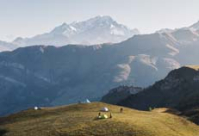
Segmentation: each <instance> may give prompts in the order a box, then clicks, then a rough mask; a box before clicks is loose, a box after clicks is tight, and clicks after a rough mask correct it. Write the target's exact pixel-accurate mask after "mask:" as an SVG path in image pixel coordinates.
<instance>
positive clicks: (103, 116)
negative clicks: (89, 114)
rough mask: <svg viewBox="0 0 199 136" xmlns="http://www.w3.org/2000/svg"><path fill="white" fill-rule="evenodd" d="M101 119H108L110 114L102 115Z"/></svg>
mask: <svg viewBox="0 0 199 136" xmlns="http://www.w3.org/2000/svg"><path fill="white" fill-rule="evenodd" d="M99 119H108V116H107V115H106V114H103V115H102V116H100V118H99Z"/></svg>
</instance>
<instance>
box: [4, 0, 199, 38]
mask: <svg viewBox="0 0 199 136" xmlns="http://www.w3.org/2000/svg"><path fill="white" fill-rule="evenodd" d="M198 7H199V0H0V40H11V39H13V38H15V37H18V36H22V37H29V36H33V35H36V34H39V33H43V32H48V31H50V30H52V29H53V28H54V27H55V26H58V25H60V24H62V23H63V22H66V23H71V22H73V21H82V20H85V19H88V18H91V17H94V16H97V15H110V16H112V17H113V18H114V19H115V20H116V21H118V22H119V23H122V24H125V25H127V26H129V27H130V28H138V29H139V30H140V31H141V32H142V33H151V32H154V31H156V30H158V29H161V28H177V27H182V26H189V25H191V24H193V23H195V22H196V21H198V20H199V8H198Z"/></svg>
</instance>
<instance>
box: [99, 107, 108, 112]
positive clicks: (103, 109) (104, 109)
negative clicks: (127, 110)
mask: <svg viewBox="0 0 199 136" xmlns="http://www.w3.org/2000/svg"><path fill="white" fill-rule="evenodd" d="M101 111H103V112H108V111H109V109H108V108H107V107H103V108H102V109H101Z"/></svg>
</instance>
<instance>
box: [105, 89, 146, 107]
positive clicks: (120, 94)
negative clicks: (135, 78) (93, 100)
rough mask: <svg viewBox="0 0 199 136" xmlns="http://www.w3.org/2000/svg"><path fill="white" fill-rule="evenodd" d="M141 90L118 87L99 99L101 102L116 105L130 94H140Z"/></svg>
mask: <svg viewBox="0 0 199 136" xmlns="http://www.w3.org/2000/svg"><path fill="white" fill-rule="evenodd" d="M141 91H142V88H140V87H133V86H119V87H116V88H114V89H111V90H110V91H109V92H108V93H107V94H106V95H104V96H103V97H102V99H101V102H105V103H110V104H117V103H119V102H120V101H122V100H124V99H126V98H127V97H129V96H130V95H132V94H137V93H138V92H141Z"/></svg>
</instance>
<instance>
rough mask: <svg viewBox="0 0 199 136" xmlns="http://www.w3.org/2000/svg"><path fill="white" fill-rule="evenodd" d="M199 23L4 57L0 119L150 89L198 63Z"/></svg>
mask: <svg viewBox="0 0 199 136" xmlns="http://www.w3.org/2000/svg"><path fill="white" fill-rule="evenodd" d="M97 18H99V17H97ZM97 18H94V19H91V20H96V19H97ZM100 18H101V17H100ZM105 18H106V19H110V18H109V17H105ZM104 20H105V19H104ZM74 24H76V23H74ZM198 24H199V23H196V24H194V25H193V26H191V27H187V28H181V29H176V30H169V31H167V30H162V31H159V32H156V33H153V34H145V35H135V36H133V37H131V38H129V39H127V40H125V41H122V42H120V43H114V44H113V43H112V44H108V43H107V44H98V45H90V46H84V45H67V46H63V47H55V46H44V45H40V46H31V47H23V48H18V49H16V50H14V51H10V52H2V53H0V90H1V93H0V98H1V99H0V107H1V111H0V114H1V115H5V114H8V113H11V112H15V111H18V110H22V109H25V108H29V107H33V106H35V105H37V106H52V105H63V104H69V103H74V102H77V101H82V100H85V99H87V98H88V99H90V100H99V99H100V98H101V97H102V96H103V95H105V94H107V93H108V90H110V89H112V88H115V87H117V86H120V85H133V86H139V87H142V88H145V87H148V86H149V85H152V84H154V83H155V81H158V80H160V79H162V78H164V77H165V76H166V75H167V74H168V73H169V72H170V71H171V70H173V69H177V68H180V67H181V66H183V65H189V64H199V60H198V59H197V58H199V54H198V50H199V35H198V31H199V30H198V29H197V25H198ZM2 43H3V44H7V43H4V42H2ZM10 46H12V47H13V45H12V44H10Z"/></svg>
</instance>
